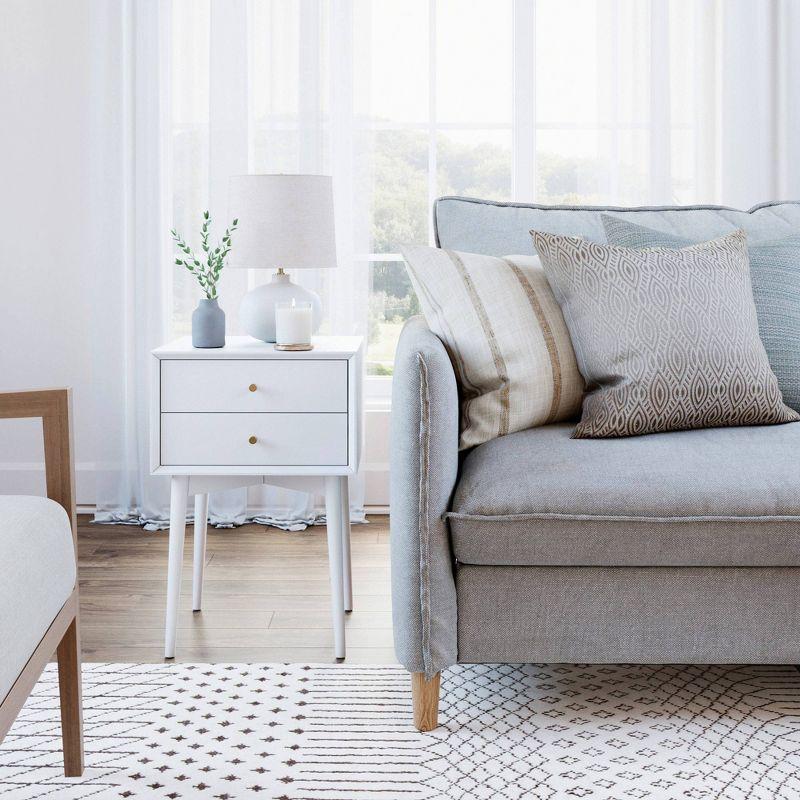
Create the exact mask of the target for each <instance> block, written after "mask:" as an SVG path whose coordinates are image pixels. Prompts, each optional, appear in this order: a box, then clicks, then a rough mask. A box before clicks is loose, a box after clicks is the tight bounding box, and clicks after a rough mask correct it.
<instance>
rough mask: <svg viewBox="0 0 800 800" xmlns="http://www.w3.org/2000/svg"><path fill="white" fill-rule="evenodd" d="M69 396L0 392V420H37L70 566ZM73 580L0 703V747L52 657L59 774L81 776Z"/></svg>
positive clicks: (72, 517)
mask: <svg viewBox="0 0 800 800" xmlns="http://www.w3.org/2000/svg"><path fill="white" fill-rule="evenodd" d="M71 410H72V393H71V391H70V390H69V389H45V390H41V391H33V392H5V393H0V419H3V418H21V417H41V418H42V431H43V433H44V461H45V474H46V477H47V496H48V497H49V498H50V499H51V500H55V501H56V502H57V503H60V504H61V505H62V506H63V507H64V509H65V510H66V512H67V516H68V517H69V521H70V526H71V527H72V541H73V545H74V547H75V564H76V566H77V563H78V529H77V520H76V517H75V468H74V464H73V458H72V417H71ZM78 610H79V604H78V581H77V578H76V580H75V586H74V587H73V589H72V594H70V596H69V598H68V599H67V601H66V602H65V603H64V605H63V606H62V608H61V611H59V612H58V615H57V616H56V618H55V619H54V620H53V622H52V624H51V625H50V627H49V628H48V629H47V632H46V633H45V634H44V636H43V637H42V640H41V641H40V642H39V644H38V645H37V647H36V649H35V650H34V651H33V653H32V654H31V657H30V658H29V659H28V662H27V663H26V664H25V666H24V667H23V669H22V672H20V674H19V676H18V677H17V679H16V681H15V682H14V684H13V685H12V687H11V689H10V690H9V692H8V694H7V695H6V696H5V697H4V698H2V699H0V742H2V740H3V738H4V737H5V735H6V733H8V730H9V729H10V728H11V725H12V724H13V722H14V720H15V719H16V717H17V714H19V711H20V709H21V708H22V706H23V705H24V704H25V701H26V700H27V699H28V695H29V694H30V693H31V690H32V689H33V687H34V685H35V684H36V681H37V680H39V676H40V675H41V674H42V670H43V669H44V668H45V666H46V664H47V662H48V661H50V659H51V658H52V656H53V653H56V654H57V658H58V688H59V694H60V698H61V737H62V742H63V747H64V774H65V775H66V776H67V777H75V776H78V775H81V774H82V773H83V713H82V704H81V650H80V635H79V627H78Z"/></svg>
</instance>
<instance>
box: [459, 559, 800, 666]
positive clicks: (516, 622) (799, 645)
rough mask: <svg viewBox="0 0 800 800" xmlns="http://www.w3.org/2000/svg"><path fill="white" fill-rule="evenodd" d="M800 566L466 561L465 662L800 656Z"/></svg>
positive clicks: (742, 660)
mask: <svg viewBox="0 0 800 800" xmlns="http://www.w3.org/2000/svg"><path fill="white" fill-rule="evenodd" d="M798 581H800V569H797V568H791V567H789V568H781V567H778V568H766V569H761V568H757V567H750V568H725V567H722V568H708V567H698V568H692V567H688V568H686V567H676V568H666V567H665V568H646V567H644V568H632V567H621V568H592V567H479V566H462V567H459V569H458V573H457V578H456V583H457V586H458V657H459V661H460V662H462V663H486V662H488V663H498V662H502V663H531V662H533V663H550V664H552V663H573V664H574V663H593V664H597V663H612V664H617V663H642V664H662V663H667V664H676V663H678V664H731V663H739V664H797V663H800V661H798V659H800V594H798V592H797V585H798Z"/></svg>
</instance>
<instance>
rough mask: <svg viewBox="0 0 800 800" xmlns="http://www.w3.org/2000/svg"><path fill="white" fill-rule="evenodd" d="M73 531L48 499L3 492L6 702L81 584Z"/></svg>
mask: <svg viewBox="0 0 800 800" xmlns="http://www.w3.org/2000/svg"><path fill="white" fill-rule="evenodd" d="M75 579H76V568H75V550H74V546H73V543H72V529H71V528H70V524H69V519H68V517H67V513H66V511H64V509H63V507H62V506H60V505H59V504H58V503H56V502H54V501H53V500H48V499H47V498H46V497H28V496H16V495H0V700H2V699H3V698H4V697H5V696H6V694H8V691H9V689H11V687H12V686H13V684H14V682H15V681H16V679H17V677H18V675H19V673H20V672H21V671H22V668H23V667H24V666H25V664H26V663H27V661H28V659H29V658H30V656H31V655H32V654H33V651H34V650H35V649H36V646H37V645H38V644H39V642H40V641H41V639H42V637H43V636H44V634H45V633H46V632H47V629H48V628H49V627H50V624H51V623H52V622H53V620H54V619H55V618H56V616H57V614H58V612H59V611H60V610H61V607H62V606H63V605H64V603H65V602H66V601H67V599H68V598H69V596H70V594H71V593H72V590H73V588H74V586H75Z"/></svg>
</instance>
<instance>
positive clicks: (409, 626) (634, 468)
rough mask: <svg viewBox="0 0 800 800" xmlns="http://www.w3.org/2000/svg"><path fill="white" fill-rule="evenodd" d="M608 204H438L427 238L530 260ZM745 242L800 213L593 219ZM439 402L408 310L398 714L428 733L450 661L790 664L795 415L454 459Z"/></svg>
mask: <svg viewBox="0 0 800 800" xmlns="http://www.w3.org/2000/svg"><path fill="white" fill-rule="evenodd" d="M607 211H609V209H597V208H564V207H550V208H548V207H541V206H527V205H519V204H498V203H489V202H484V201H476V200H470V199H464V198H449V197H448V198H442V199H440V200H439V201H438V202H437V204H436V206H435V210H434V214H435V221H436V230H437V242H438V244H439V246H441V247H445V248H448V249H454V250H461V251H466V252H481V253H487V254H491V255H509V254H522V253H533V248H532V244H531V240H530V237H529V234H528V231H529V230H530V229H532V228H536V229H539V230H545V231H550V232H554V233H566V234H578V235H581V236H584V237H587V238H589V239H593V240H596V241H605V237H604V234H603V227H602V224H601V222H600V213H601V212H607ZM610 211H611V213H614V214H620V215H622V216H624V217H626V218H628V219H631V220H633V221H635V222H637V223H639V224H641V225H646V226H649V227H651V228H656V229H659V230H663V231H665V232H671V233H674V234H676V235H681V236H686V237H694V238H696V239H697V240H703V239H711V238H714V237H715V236H718V235H720V234H722V233H725V232H727V231H730V230H734V229H736V228H744V229H745V231H746V232H747V233H748V237H749V238H750V240H751V241H759V240H762V241H766V240H769V239H774V238H775V237H776V236H783V235H786V236H789V235H792V234H797V233H798V232H800V204H798V203H774V204H767V205H764V206H760V207H756V208H755V209H752V210H751V211H749V212H744V211H737V210H734V209H727V208H720V207H702V208H700V207H693V208H669V209H663V208H662V209H610ZM458 409H459V404H458V390H457V385H456V379H455V375H454V372H453V369H452V366H451V362H450V359H449V357H448V355H447V352H446V351H445V348H444V346H443V344H442V342H441V341H440V340H439V339H438V338H437V337H436V336H435V335H434V334H433V333H432V332H431V331H430V330H429V329H428V328H427V326H426V325H425V322H424V320H423V319H422V318H420V317H417V318H414V319H411V320H409V321H408V323H407V324H406V326H405V328H404V330H403V333H402V336H401V338H400V343H399V345H398V349H397V354H396V357H395V375H394V385H393V399H392V446H391V475H392V498H391V509H392V513H391V548H392V592H393V615H394V636H395V649H396V652H397V657H398V659H399V660H400V662H401V663H402V664H403V665H404V666H405V667H406V668H407V669H408V670H409V671H410V672H411V673H413V680H412V687H413V694H414V710H415V722H416V724H417V727H418V728H420V729H421V730H425V729H430V728H431V727H434V726H435V725H436V710H437V703H438V688H439V673H440V672H441V671H442V670H443V669H446V668H447V667H448V666H450V665H452V664H454V663H457V662H469V663H475V662H492V663H496V662H568V663H569V662H589V663H600V662H608V663H614V662H623V663H630V662H634V663H635V662H638V663H662V662H668V663H800V592H798V589H797V587H798V585H800V459H799V458H798V453H800V423H799V424H790V425H781V426H775V427H760V428H717V429H712V430H698V431H685V432H679V433H665V434H655V435H650V436H642V437H633V438H628V439H615V440H573V439H570V432H571V425H569V424H557V425H550V426H545V427H540V428H534V429H530V430H526V431H521V432H519V433H514V434H511V435H509V436H505V437H502V438H500V439H495V440H493V441H490V442H487V443H486V444H483V445H481V446H479V447H477V448H474V449H473V450H471V451H469V452H467V453H459V451H458Z"/></svg>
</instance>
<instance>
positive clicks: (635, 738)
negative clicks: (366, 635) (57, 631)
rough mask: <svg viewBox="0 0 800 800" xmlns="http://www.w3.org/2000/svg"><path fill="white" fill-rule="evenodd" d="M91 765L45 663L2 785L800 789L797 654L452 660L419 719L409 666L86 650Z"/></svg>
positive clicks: (661, 793)
mask: <svg viewBox="0 0 800 800" xmlns="http://www.w3.org/2000/svg"><path fill="white" fill-rule="evenodd" d="M84 708H85V710H84V719H85V729H86V764H87V768H86V772H85V774H84V776H83V777H82V778H80V779H65V778H64V777H63V774H62V772H61V752H60V730H59V712H58V684H57V676H56V672H55V670H54V669H53V668H52V667H49V668H48V669H47V670H46V672H45V674H44V675H43V676H42V679H41V681H40V682H39V684H38V685H37V687H36V689H35V691H34V693H33V695H32V696H31V698H30V700H29V702H28V703H27V705H26V706H25V708H24V709H23V711H22V713H21V714H20V716H19V719H18V720H17V722H16V723H15V725H14V727H13V728H12V730H11V731H10V732H9V734H8V736H7V737H6V740H5V742H4V743H3V744H2V745H0V800H33V798H51V799H52V800H82V799H83V798H94V800H109V799H111V798H113V799H114V800H118V798H147V799H148V800H151V799H152V800H160V799H161V798H169V800H178V798H201V799H202V798H208V800H239V798H260V800H353V799H354V798H359V800H378V799H379V798H380V800H440V799H441V800H445V799H447V800H467V798H470V799H471V798H502V799H503V800H517V798H537V800H538V799H539V798H566V799H567V800H569V798H590V799H591V800H612V799H613V800H622V799H626V798H634V799H638V798H655V799H656V800H671V798H676V800H677V799H678V798H680V800H686V799H687V798H689V799H690V800H691V799H694V798H697V799H702V798H707V799H708V800H712V798H713V800H738V799H739V798H742V800H744V798H764V800H767V799H768V798H769V800H773V798H786V799H787V800H789V798H797V797H800V673H798V672H797V670H796V669H795V668H793V667H788V666H787V667H736V666H734V667H731V666H728V667H726V666H693V667H691V666H690V667H685V666H683V667H679V666H625V665H617V666H597V665H593V666H586V665H524V666H508V665H501V666H492V665H460V666H457V667H454V668H452V669H450V670H448V671H447V672H445V673H444V675H443V684H442V704H441V710H440V721H441V723H442V725H441V726H440V728H438V729H437V730H436V731H434V732H432V733H428V734H419V733H417V732H416V731H415V730H414V729H413V728H412V726H411V724H410V692H409V681H408V676H407V674H406V673H405V671H404V670H403V669H402V668H400V667H393V666H381V667H377V666H375V667H361V666H349V665H315V666H308V665H288V666H287V665H275V664H254V665H245V664H216V665H209V664H174V665H168V664H87V665H85V666H84Z"/></svg>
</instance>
